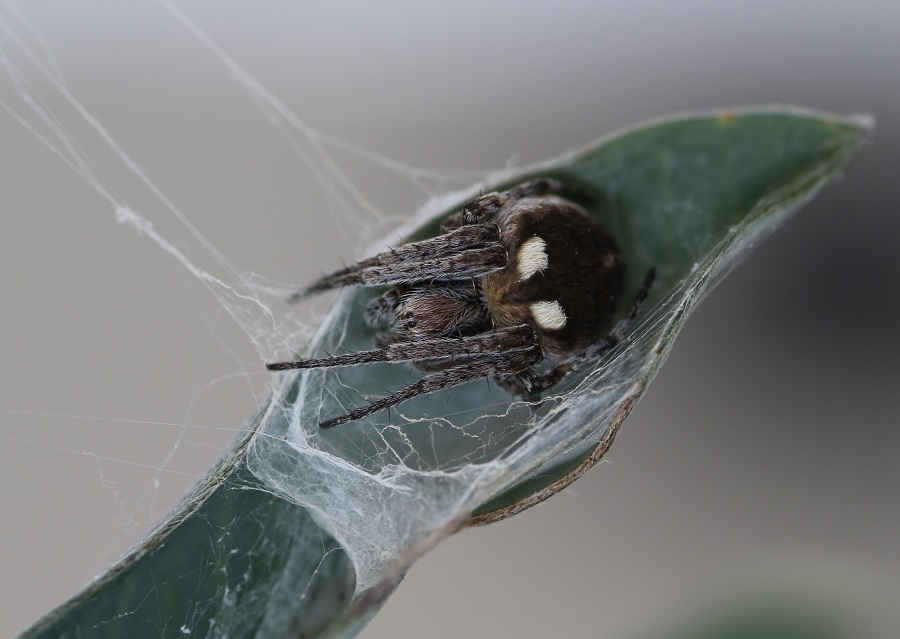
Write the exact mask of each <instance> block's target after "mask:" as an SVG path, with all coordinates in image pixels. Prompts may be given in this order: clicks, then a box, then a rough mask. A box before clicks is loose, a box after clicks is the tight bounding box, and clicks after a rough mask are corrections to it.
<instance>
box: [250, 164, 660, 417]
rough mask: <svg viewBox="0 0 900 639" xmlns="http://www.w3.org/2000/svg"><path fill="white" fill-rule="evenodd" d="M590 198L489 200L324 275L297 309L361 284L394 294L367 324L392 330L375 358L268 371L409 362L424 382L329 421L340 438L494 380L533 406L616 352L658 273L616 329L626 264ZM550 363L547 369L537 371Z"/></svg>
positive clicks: (544, 191)
mask: <svg viewBox="0 0 900 639" xmlns="http://www.w3.org/2000/svg"><path fill="white" fill-rule="evenodd" d="M575 199H583V194H582V193H581V192H580V191H579V190H577V189H575V188H574V187H571V186H567V185H566V184H564V183H562V182H560V181H559V180H556V179H553V178H546V177H544V178H536V179H532V180H529V181H527V182H524V183H522V184H519V185H518V186H515V187H513V188H511V189H509V190H507V191H501V192H494V193H488V194H485V195H482V196H480V197H478V198H476V199H475V200H473V201H471V202H469V203H468V204H466V205H465V206H464V207H463V208H462V209H461V210H460V211H458V212H456V213H454V214H452V215H450V216H449V217H448V218H447V219H446V220H445V221H444V223H443V225H442V226H441V233H442V234H441V235H439V236H437V237H435V238H433V239H428V240H423V241H420V242H413V243H410V244H405V245H402V246H400V247H398V248H395V249H391V250H388V251H386V252H384V253H381V254H379V255H376V256H374V257H370V258H368V259H365V260H363V261H361V262H358V263H356V264H353V265H352V266H348V267H346V268H343V269H341V270H339V271H336V272H334V273H332V274H331V275H326V276H324V277H322V278H320V279H319V280H317V281H315V282H313V283H312V284H311V285H309V286H307V287H305V288H303V289H300V290H299V291H297V292H296V293H294V294H293V295H292V296H291V298H290V300H291V301H297V300H300V299H303V298H305V297H307V296H308V295H312V294H314V293H318V292H320V291H325V290H328V289H333V288H339V287H342V286H350V285H354V284H361V285H363V286H382V287H387V286H390V287H392V288H390V289H389V290H388V291H387V292H385V293H384V294H383V295H381V296H379V297H376V298H374V299H372V300H371V302H369V304H368V306H367V307H366V310H365V320H366V322H367V323H368V324H369V325H370V326H372V327H373V328H385V329H388V330H387V331H385V332H382V333H379V334H378V335H377V336H376V337H375V344H374V345H375V348H373V349H372V350H365V351H359V352H356V353H348V354H346V355H334V356H328V357H319V358H312V359H302V360H297V361H290V362H278V363H270V364H267V365H266V367H267V368H268V369H269V370H273V371H283V370H291V369H309V368H326V367H334V366H354V365H356V364H368V363H370V362H399V361H411V362H412V363H413V364H414V365H415V366H416V367H417V368H419V369H420V370H422V371H423V372H425V373H426V375H425V376H424V377H423V378H422V379H420V380H419V381H417V382H415V383H413V384H410V385H409V386H407V387H405V388H403V389H401V390H398V391H396V392H394V393H391V394H389V395H387V396H386V397H382V398H381V399H376V400H375V401H372V402H371V403H369V404H368V405H365V406H362V407H360V408H356V409H354V410H351V411H350V412H348V413H346V414H344V415H341V416H339V417H335V418H333V419H329V420H327V421H324V422H321V423H320V424H319V425H320V427H322V428H333V427H334V426H338V425H340V424H346V423H348V422H352V421H355V420H358V419H361V418H363V417H366V416H367V415H371V414H372V413H375V412H377V411H380V410H383V409H386V408H390V407H391V406H395V405H397V404H399V403H401V402H403V401H406V400H407V399H411V398H413V397H417V396H418V395H423V394H427V393H433V392H436V391H439V390H443V389H446V388H450V387H453V386H456V385H458V384H464V383H466V382H470V381H473V380H476V379H479V378H482V377H491V378H493V379H494V380H495V381H496V383H497V384H498V385H499V386H500V387H502V388H503V389H505V390H506V391H507V392H508V393H509V394H510V395H512V396H514V397H517V398H520V399H524V400H527V401H536V400H538V399H540V396H541V393H542V392H544V391H546V390H548V389H550V388H552V387H553V386H555V385H556V384H557V383H559V382H560V381H561V380H562V379H563V378H564V377H565V376H566V374H567V373H568V372H569V371H571V370H572V369H574V368H576V367H577V366H579V365H580V364H583V363H585V362H587V361H590V360H593V359H595V358H596V357H598V356H599V355H600V354H601V353H603V352H604V351H607V350H608V349H610V348H611V347H613V346H614V345H615V344H617V343H618V342H619V341H620V340H621V339H622V337H623V335H624V333H625V331H626V330H627V329H628V326H629V325H630V324H631V322H632V321H633V320H634V318H635V317H636V316H637V314H638V312H639V310H640V307H641V304H642V303H643V302H644V300H645V299H646V297H647V292H648V290H649V289H650V286H651V285H652V283H653V279H654V277H655V273H656V270H655V268H651V269H650V270H649V271H648V273H647V275H646V277H645V278H644V282H643V285H642V287H641V289H640V290H639V291H638V293H637V295H636V296H635V299H634V301H633V302H632V304H631V308H630V310H629V311H628V313H627V314H626V315H625V316H624V317H623V318H622V319H621V320H620V321H619V322H618V323H617V324H616V325H615V326H614V327H613V328H612V330H609V325H610V323H611V320H612V317H613V314H614V313H615V311H616V307H617V305H618V302H619V299H620V297H621V296H622V288H623V278H624V271H625V266H624V262H623V259H622V256H621V255H620V253H619V249H618V247H617V246H616V243H615V241H614V240H613V239H612V237H611V236H610V234H609V233H608V232H607V231H606V230H605V229H604V228H603V227H602V226H601V225H600V223H599V222H597V221H596V220H594V219H593V218H591V217H589V216H588V214H587V213H586V212H585V211H584V209H583V208H581V206H579V205H578V204H576V203H575V202H574V201H573V200H575ZM542 362H546V363H547V366H543V367H541V370H540V371H539V370H538V366H539V365H540V364H541V363H542Z"/></svg>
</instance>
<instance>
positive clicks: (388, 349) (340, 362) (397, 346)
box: [266, 324, 538, 371]
mask: <svg viewBox="0 0 900 639" xmlns="http://www.w3.org/2000/svg"><path fill="white" fill-rule="evenodd" d="M536 344H538V339H537V335H536V334H535V332H534V329H533V328H532V327H531V326H529V325H528V324H520V325H518V326H513V327H510V328H501V329H497V330H494V331H490V332H487V333H478V334H476V335H470V336H468V337H457V338H448V337H442V338H436V339H423V340H413V341H397V342H390V343H388V344H385V345H384V346H382V347H381V348H375V349H372V350H367V351H357V352H355V353H347V354H346V355H332V356H330V357H318V358H312V359H301V360H297V361H293V362H276V363H270V364H266V368H268V369H269V370H270V371H285V370H293V369H308V368H332V367H335V366H354V365H356V364H369V363H372V362H405V361H417V360H451V359H453V358H456V357H463V358H473V357H478V358H481V357H487V356H491V355H494V356H496V355H498V354H500V353H506V352H511V353H517V352H522V351H525V350H528V349H532V348H534V347H535V345H536Z"/></svg>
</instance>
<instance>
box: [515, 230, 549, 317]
mask: <svg viewBox="0 0 900 639" xmlns="http://www.w3.org/2000/svg"><path fill="white" fill-rule="evenodd" d="M516 260H517V262H518V263H517V264H516V267H517V270H518V271H519V279H520V280H527V279H528V278H529V277H531V276H532V275H534V274H535V273H537V272H539V271H543V270H544V269H545V268H547V265H548V264H549V263H550V261H549V260H548V259H547V243H546V242H545V241H544V240H543V239H541V238H539V237H537V236H534V237H532V238H529V239H527V240H525V241H524V242H522V245H521V246H520V247H519V252H518V253H517V254H516ZM541 303H542V304H543V302H541Z"/></svg>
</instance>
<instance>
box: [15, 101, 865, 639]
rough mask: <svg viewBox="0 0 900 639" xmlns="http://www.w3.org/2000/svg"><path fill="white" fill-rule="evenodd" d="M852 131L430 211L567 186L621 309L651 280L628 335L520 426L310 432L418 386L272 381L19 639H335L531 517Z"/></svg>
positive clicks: (712, 127) (796, 115) (663, 158)
mask: <svg viewBox="0 0 900 639" xmlns="http://www.w3.org/2000/svg"><path fill="white" fill-rule="evenodd" d="M870 127H871V123H870V121H869V120H868V119H866V118H863V117H850V118H838V117H832V116H828V115H824V114H821V113H814V112H808V111H801V110H798V109H782V110H778V109H757V110H743V111H738V112H719V113H708V114H698V115H688V116H681V117H676V118H671V119H667V120H660V121H658V122H654V123H650V124H644V125H641V126H638V127H636V128H634V129H631V130H629V131H626V132H624V133H618V134H615V135H611V136H608V137H606V138H604V139H602V140H600V141H599V142H598V143H596V144H594V145H592V146H590V147H588V148H587V149H584V150H582V151H580V152H578V153H575V154H571V155H567V156H565V157H562V158H559V159H557V160H553V161H551V162H547V163H545V164H542V165H540V166H534V167H529V168H527V169H525V170H519V171H516V172H507V173H505V174H503V175H499V176H494V177H492V178H491V179H489V180H487V181H486V182H485V183H484V184H481V185H478V186H477V187H475V188H473V189H472V190H470V191H468V192H466V193H459V194H455V195H453V196H448V197H447V198H444V200H442V202H443V203H442V204H434V205H432V206H431V207H430V208H429V209H428V210H427V211H425V212H423V213H422V214H421V215H419V216H418V217H417V218H416V219H415V220H414V221H413V222H412V223H410V225H408V227H407V229H406V230H407V233H406V236H407V237H410V238H413V237H421V236H423V235H427V234H429V233H431V234H433V233H434V232H435V231H436V229H437V225H438V223H439V220H440V219H441V218H442V217H444V216H445V215H446V214H447V213H448V212H450V211H452V210H454V209H455V208H458V206H459V205H461V204H462V203H464V202H465V201H466V200H468V199H470V198H471V197H472V196H473V195H476V194H477V193H478V191H488V190H493V189H496V188H502V187H504V186H508V185H512V184H516V183H519V182H521V181H523V180H525V179H527V178H529V177H532V176H537V175H551V176H555V177H558V178H559V179H562V180H564V181H567V182H570V183H573V184H575V185H577V186H579V187H581V188H582V189H583V190H585V191H587V192H589V193H590V194H591V195H592V196H593V200H594V205H593V206H592V208H591V210H590V213H591V214H593V215H595V216H597V218H598V219H600V220H601V221H602V222H603V224H604V225H605V226H606V227H607V229H609V230H610V231H611V232H612V233H613V234H614V235H615V237H616V238H617V239H618V241H619V244H620V247H621V248H622V251H623V254H624V255H625V258H626V260H627V265H628V269H629V270H628V274H627V293H626V296H625V299H626V300H629V299H630V298H631V297H632V296H633V295H634V293H635V291H636V290H637V289H638V287H639V285H640V282H641V280H642V279H643V277H644V274H645V273H646V271H647V270H648V269H649V268H650V267H651V266H655V267H656V269H657V272H658V276H657V281H656V283H655V284H654V287H653V289H652V291H651V294H650V296H649V299H648V302H647V304H646V305H645V307H644V308H645V309H646V310H645V312H643V313H642V316H641V318H640V321H639V325H637V326H636V327H635V328H634V330H632V332H631V334H630V335H629V336H628V338H627V339H626V340H624V342H623V343H622V344H620V346H619V347H618V348H617V349H615V350H614V352H612V353H610V354H609V355H608V356H607V357H605V358H603V359H602V361H599V362H597V363H596V364H595V365H593V366H590V367H587V369H586V370H582V371H579V372H578V374H576V375H572V376H570V378H567V379H566V380H565V381H564V383H563V384H561V385H560V386H559V388H558V389H554V393H553V394H551V396H550V397H548V398H546V399H545V401H543V402H542V403H541V405H540V406H539V407H538V408H537V409H536V410H533V408H532V407H529V406H527V405H525V404H523V403H521V402H512V401H511V400H510V398H509V396H507V395H506V394H505V393H504V392H503V391H502V390H500V389H498V388H496V387H495V386H493V385H489V384H486V383H472V384H467V385H464V386H461V387H458V388H455V389H453V390H452V391H451V392H450V393H449V398H448V394H447V393H435V394H433V395H430V396H423V397H419V398H416V399H415V400H412V401H409V402H406V403H404V404H402V405H400V406H399V407H397V409H395V410H392V411H391V413H390V414H388V413H386V412H383V413H380V414H376V415H373V416H371V417H370V418H369V419H367V420H360V421H358V422H353V423H350V424H346V425H344V426H341V427H339V428H336V429H333V430H331V431H321V430H320V429H319V428H318V422H319V421H320V420H321V419H325V418H327V417H330V416H334V415H336V414H339V413H341V412H342V411H344V409H346V408H347V407H353V406H359V405H361V404H364V403H365V402H366V401H367V398H370V397H373V396H376V397H377V396H380V395H382V394H384V393H385V392H386V391H389V390H394V389H397V388H400V387H401V386H403V385H405V384H407V383H409V376H410V375H416V374H417V373H414V372H413V373H411V372H410V369H409V367H406V366H389V365H383V364H376V365H372V366H360V367H355V368H349V369H342V370H338V369H335V370H314V371H305V372H302V373H300V374H296V375H282V376H281V377H280V378H276V379H281V380H282V385H281V386H280V387H279V388H277V389H276V390H275V392H274V393H273V396H272V399H271V402H270V404H269V405H268V406H266V407H264V408H263V410H262V411H261V412H260V414H259V415H258V416H257V418H256V419H254V420H253V422H252V423H251V425H250V427H249V428H248V430H247V432H246V435H245V436H243V437H242V438H241V439H240V440H239V441H238V442H237V443H236V444H235V446H234V447H233V448H232V450H231V451H230V452H229V453H227V455H226V456H225V458H224V459H223V461H222V462H221V463H220V465H219V466H218V467H217V468H216V469H215V470H214V471H213V472H211V474H210V475H209V477H208V478H207V479H206V480H204V481H203V482H201V484H200V485H199V486H198V487H197V488H196V490H195V492H194V493H193V494H192V495H191V496H189V497H188V498H186V499H185V501H184V503H183V504H182V505H181V507H180V508H179V509H178V510H177V511H176V512H175V513H173V515H172V516H171V517H170V519H169V520H168V521H167V522H166V523H165V524H164V525H162V526H161V527H160V528H159V529H157V530H155V531H153V532H152V533H151V534H150V535H148V537H147V538H146V539H145V540H144V541H143V542H142V543H141V544H140V545H139V546H138V547H136V548H135V549H134V550H133V551H132V552H131V553H129V554H128V555H127V556H126V557H125V558H123V559H122V560H121V561H120V562H119V563H118V564H117V565H115V566H114V567H113V568H112V569H111V570H110V572H109V573H107V574H106V575H103V576H102V577H100V578H98V580H97V581H96V582H94V583H93V584H91V585H90V586H89V587H88V588H87V589H86V590H85V591H84V592H82V593H81V594H79V595H77V596H76V597H75V598H74V599H73V600H71V601H70V602H68V603H66V604H64V605H63V606H62V607H60V608H59V609H58V610H56V611H54V612H52V613H51V614H50V615H48V616H47V617H46V618H45V619H43V620H41V621H40V622H39V623H38V624H37V625H36V626H35V627H33V628H32V629H30V630H29V631H27V632H26V633H25V635H24V636H25V637H58V636H73V637H74V636H78V637H105V636H108V637H123V636H124V637H142V636H153V637H156V636H172V637H176V636H177V637H183V636H187V635H188V633H189V635H190V636H191V637H192V639H195V638H197V637H210V636H228V637H251V636H252V637H283V636H304V637H319V636H350V635H352V634H354V633H355V632H356V631H358V629H359V628H361V627H362V625H364V623H365V622H366V621H367V619H368V618H369V617H370V616H371V615H372V614H374V612H375V611H376V610H377V608H378V607H379V606H380V604H381V602H382V601H383V600H384V599H385V598H386V597H387V596H388V595H389V594H390V592H391V591H392V590H393V589H394V587H396V584H397V583H398V582H399V580H400V579H402V577H403V574H404V573H405V571H406V570H407V569H408V568H409V566H410V565H411V563H412V562H413V561H414V560H415V558H416V557H418V556H420V555H421V554H422V553H424V552H425V551H427V550H428V549H429V548H430V547H431V546H433V545H434V544H435V543H437V542H438V541H440V539H442V538H444V537H446V536H447V535H449V534H451V533H453V532H454V531H456V530H458V529H460V528H461V527H465V526H468V525H473V524H479V523H486V522H490V521H495V520H497V519H501V518H503V517H506V516H509V515H511V514H514V513H516V512H518V511H520V510H522V509H523V508H526V507H528V506H530V505H533V504H535V503H537V502H539V501H541V500H543V499H545V498H547V497H548V496H550V495H552V494H553V493H555V492H558V491H559V490H561V489H562V488H563V487H565V486H566V485H568V484H569V483H571V481H573V480H574V479H575V478H577V477H578V476H580V474H581V473H583V472H584V471H585V470H587V468H589V467H590V466H592V465H593V464H594V463H596V462H597V461H598V460H599V459H600V457H601V456H602V455H603V454H604V453H605V451H606V450H607V449H608V447H609V446H610V444H611V443H612V441H613V439H614V437H615V434H616V432H617V431H618V428H619V427H620V425H621V423H622V420H623V419H624V418H625V416H627V414H628V413H629V411H630V410H631V408H632V407H633V406H634V404H635V402H636V401H637V400H638V399H639V398H640V397H641V395H642V394H643V393H644V391H645V390H646V388H647V386H648V384H649V382H650V381H651V380H652V378H653V377H654V375H655V374H656V371H657V370H658V368H659V366H661V364H662V363H663V361H664V360H665V357H666V355H667V354H668V352H669V350H670V348H671V346H672V341H673V340H674V338H675V336H676V334H677V333H678V331H679V329H680V328H681V326H682V324H683V323H684V321H685V319H686V318H687V316H688V314H689V313H690V311H691V309H692V308H693V306H694V305H695V304H696V303H697V302H698V301H699V300H700V299H701V298H702V297H703V295H704V294H705V293H706V292H707V291H708V290H709V289H710V287H711V286H712V285H713V284H714V283H715V282H716V281H717V280H718V279H719V278H721V277H722V276H723V275H724V274H725V273H726V272H727V271H728V269H730V268H731V267H732V266H734V265H735V264H736V263H737V262H738V261H739V259H740V258H742V257H743V256H744V255H746V254H747V252H748V251H749V250H750V249H751V248H752V247H753V246H754V245H755V244H756V243H757V242H759V241H760V240H761V239H762V238H763V237H765V236H766V235H768V234H769V233H771V232H772V231H773V230H774V229H775V228H776V227H777V226H778V225H779V224H781V223H782V222H783V221H784V220H785V219H786V218H787V217H788V215H789V214H790V213H791V212H793V211H794V210H795V209H796V208H797V207H798V206H799V205H800V204H802V203H803V202H805V201H806V200H807V199H809V198H810V197H812V195H814V194H815V193H816V192H817V191H818V190H819V189H820V188H821V187H822V186H823V185H824V184H825V183H826V182H827V181H828V180H829V179H830V178H832V177H833V176H834V175H835V174H837V173H838V172H839V171H840V170H841V169H842V168H843V167H844V166H845V165H846V163H847V161H848V160H849V158H850V156H851V155H852V153H853V152H854V151H855V149H856V148H857V147H858V145H859V142H860V140H861V139H862V138H863V136H864V135H865V134H866V133H867V131H868V130H869V129H870ZM372 294H373V293H372V291H370V290H365V289H352V290H346V291H343V292H342V293H341V294H340V295H339V296H338V298H337V301H336V302H335V304H334V306H333V308H332V310H331V312H330V313H329V315H328V317H327V319H326V321H325V322H324V324H323V325H322V327H321V328H320V330H319V331H318V333H317V337H316V339H315V340H314V342H313V344H312V345H311V347H310V350H311V351H314V352H321V351H330V352H335V351H351V350H359V349H363V348H368V347H369V346H370V345H371V340H372V330H371V329H369V328H368V327H367V326H366V325H365V323H364V322H363V321H362V309H363V308H364V305H365V304H366V302H367V300H368V299H370V298H371V296H372ZM623 306H627V303H626V304H623Z"/></svg>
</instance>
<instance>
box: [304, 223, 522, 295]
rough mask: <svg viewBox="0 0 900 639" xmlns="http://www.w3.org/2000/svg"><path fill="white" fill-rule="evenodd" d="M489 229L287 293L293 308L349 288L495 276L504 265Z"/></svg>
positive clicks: (404, 251) (418, 245)
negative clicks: (317, 296)
mask: <svg viewBox="0 0 900 639" xmlns="http://www.w3.org/2000/svg"><path fill="white" fill-rule="evenodd" d="M499 240H500V230H499V229H498V228H497V226H496V225H495V224H490V223H489V224H478V225H470V226H461V227H459V228H455V229H451V230H450V231H448V232H447V233H444V234H443V235H439V236H438V237H435V238H432V239H429V240H422V241H421V242H413V243H411V244H404V245H403V246H400V247H398V248H395V249H391V250H389V251H385V252H383V253H379V254H378V255H375V256H374V257H370V258H368V259H365V260H362V261H361V262H357V263H356V264H353V265H351V266H348V267H346V268H343V269H341V270H339V271H335V272H334V273H331V274H330V275H326V276H324V277H321V278H319V279H318V280H316V281H315V282H313V283H312V284H310V285H309V286H306V287H304V288H301V289H300V290H298V291H297V292H295V293H293V294H292V295H291V296H290V297H289V298H288V301H290V302H296V301H298V300H301V299H303V298H305V297H307V296H309V295H312V294H313V293H318V292H321V291H326V290H329V289H333V288H340V287H342V286H349V285H352V284H362V285H365V286H390V285H394V284H400V283H416V282H427V281H431V280H442V281H446V280H465V279H473V278H477V277H481V276H483V275H487V274H488V273H492V272H493V271H497V270H499V269H501V268H503V266H504V265H505V264H506V260H507V255H506V251H505V249H504V248H503V247H502V246H501V245H500V241H499Z"/></svg>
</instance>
